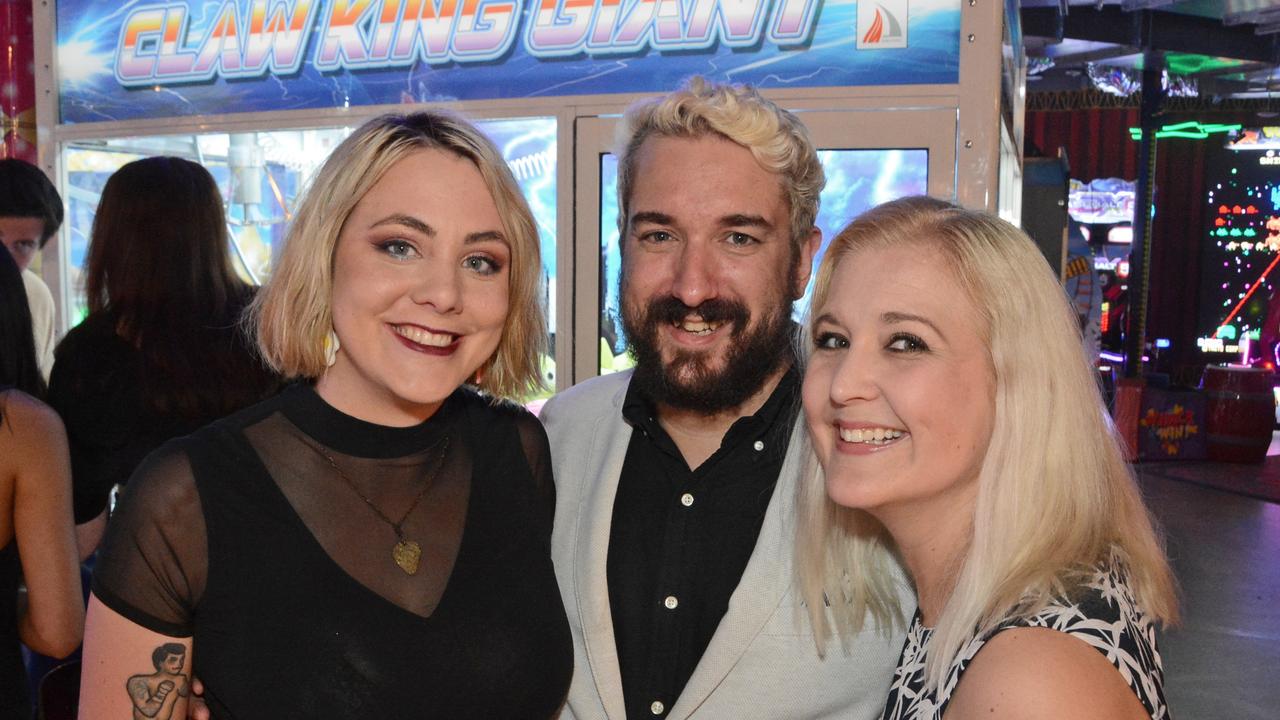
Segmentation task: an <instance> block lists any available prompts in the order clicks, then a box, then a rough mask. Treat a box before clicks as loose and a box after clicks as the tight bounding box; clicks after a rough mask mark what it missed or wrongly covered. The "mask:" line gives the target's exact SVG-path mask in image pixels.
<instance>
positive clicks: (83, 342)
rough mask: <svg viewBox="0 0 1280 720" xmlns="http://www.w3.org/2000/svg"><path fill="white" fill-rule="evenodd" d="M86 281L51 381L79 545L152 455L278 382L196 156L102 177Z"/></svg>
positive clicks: (212, 188)
mask: <svg viewBox="0 0 1280 720" xmlns="http://www.w3.org/2000/svg"><path fill="white" fill-rule="evenodd" d="M85 290H86V293H87V295H88V303H89V315H88V317H86V318H85V320H84V322H83V323H81V324H80V325H79V326H77V327H75V328H74V329H72V330H71V332H69V333H68V334H67V337H66V338H65V339H64V340H63V341H62V342H61V343H60V344H59V345H58V349H57V353H56V362H55V364H54V370H53V376H52V378H51V379H50V386H49V403H50V404H51V405H53V407H54V408H55V409H56V410H57V411H58V412H59V414H61V415H62V419H63V421H64V422H66V425H67V434H68V436H69V438H70V441H71V465H72V469H73V477H74V478H75V520H76V524H77V525H79V526H81V527H80V536H81V537H80V544H81V552H82V554H87V553H89V552H92V550H93V549H94V548H96V547H97V544H98V542H99V540H100V539H101V537H102V531H103V528H104V527H105V521H106V510H107V500H108V496H109V494H110V491H111V488H112V487H113V486H115V485H116V484H118V483H124V482H125V481H126V480H127V479H128V478H129V475H130V474H131V473H132V472H133V470H134V468H136V467H137V466H138V464H139V463H141V462H142V459H143V458H144V457H146V455H147V454H148V453H150V452H151V451H152V450H154V449H155V448H157V447H159V446H160V444H161V443H163V442H164V441H165V440H168V439H169V438H172V437H178V436H181V435H186V434H188V433H190V432H192V431H193V430H195V429H196V428H199V427H201V426H203V425H206V424H208V423H209V422H211V421H213V420H214V419H216V418H219V417H222V416H224V415H228V414H230V413H232V412H234V411H236V410H238V409H240V408H243V407H246V406H248V405H251V404H253V403H254V402H257V401H259V400H262V399H264V398H266V397H268V396H270V395H272V394H274V393H275V392H276V391H277V390H278V388H279V381H278V379H277V376H276V375H275V374H274V373H272V372H271V371H269V370H267V369H266V367H265V366H264V365H263V364H262V363H261V362H260V361H259V360H258V358H257V356H256V354H255V352H254V351H253V350H252V349H251V346H250V344H249V342H248V341H247V340H246V338H245V337H244V336H243V334H242V333H241V331H240V328H239V324H238V323H239V320H240V315H241V312H242V311H243V309H244V308H245V306H246V305H248V303H249V301H250V300H251V299H252V298H253V292H254V289H253V287H252V286H251V285H249V284H248V283H246V282H244V281H242V280H241V279H240V278H239V277H238V276H237V275H236V273H235V271H234V269H233V267H232V262H231V254H230V249H229V246H228V241H227V222H226V216H225V214H224V211H223V207H222V197H221V195H220V194H219V192H218V186H217V185H216V184H215V183H214V180H213V177H212V176H211V175H210V174H209V172H208V171H207V170H205V169H204V168H203V167H201V166H200V165H198V164H196V163H193V162H191V161H188V160H183V159H181V158H175V157H153V158H146V159H143V160H137V161H134V162H131V163H129V164H127V165H125V166H124V167H122V168H120V170H118V171H117V172H116V173H115V174H114V175H112V176H111V177H110V178H109V179H108V180H107V184H106V187H104V188H103V191H102V200H101V203H100V204H99V205H98V211H97V215H96V216H95V217H94V221H93V234H92V236H91V241H90V245H89V257H88V267H87V269H86V273H85Z"/></svg>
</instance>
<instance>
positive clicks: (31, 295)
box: [0, 158, 62, 380]
mask: <svg viewBox="0 0 1280 720" xmlns="http://www.w3.org/2000/svg"><path fill="white" fill-rule="evenodd" d="M61 226H62V197H61V196H60V195H58V191H57V189H56V188H54V187H53V183H51V182H49V178H47V177H45V174H44V173H43V172H40V168H38V167H36V166H34V165H32V164H30V163H28V162H24V161H22V160H18V159H16V158H6V159H3V160H0V244H3V245H4V246H5V247H6V248H8V249H9V253H10V254H12V255H13V259H14V260H15V261H16V262H17V263H18V268H19V269H20V270H22V283H23V285H24V286H25V287H26V294H27V306H28V308H29V309H30V311H31V328H32V335H33V337H34V338H35V343H36V359H37V360H38V361H39V362H40V372H41V374H42V375H43V376H44V378H45V379H46V380H48V379H49V372H50V370H51V369H52V368H53V346H54V337H55V327H54V325H55V322H54V306H53V294H52V293H50V292H49V286H48V285H45V284H44V281H43V280H41V279H40V276H39V275H36V274H35V273H34V272H32V271H31V270H30V267H31V261H32V260H34V259H35V257H36V255H37V254H38V253H39V252H40V251H41V250H43V249H44V247H45V245H47V244H48V243H49V240H50V239H51V238H52V237H53V236H54V235H55V234H56V233H57V232H58V228H59V227H61Z"/></svg>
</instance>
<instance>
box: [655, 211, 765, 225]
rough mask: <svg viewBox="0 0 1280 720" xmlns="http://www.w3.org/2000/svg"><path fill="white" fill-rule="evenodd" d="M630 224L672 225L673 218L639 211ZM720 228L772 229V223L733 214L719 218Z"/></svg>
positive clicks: (761, 218) (758, 218) (750, 216)
mask: <svg viewBox="0 0 1280 720" xmlns="http://www.w3.org/2000/svg"><path fill="white" fill-rule="evenodd" d="M631 222H632V223H652V224H654V225H674V224H675V218H673V217H671V216H670V215H668V214H666V213H662V212H658V211H656V210H641V211H640V212H637V213H636V214H635V215H632V216H631ZM719 222H720V226H721V227H759V228H765V229H772V228H773V223H771V222H769V221H768V220H765V219H764V216H763V215H746V214H743V213H734V214H732V215H725V216H723V217H721V218H720V221H719Z"/></svg>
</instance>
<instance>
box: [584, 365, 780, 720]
mask: <svg viewBox="0 0 1280 720" xmlns="http://www.w3.org/2000/svg"><path fill="white" fill-rule="evenodd" d="M799 386H800V379H799V372H798V371H797V370H796V369H795V367H792V368H791V369H789V370H788V371H787V372H786V374H785V375H784V376H783V377H782V379H781V381H779V383H778V386H777V387H776V388H775V389H774V391H773V394H772V395H770V396H769V399H768V400H766V401H765V403H764V405H762V406H761V407H760V410H759V411H758V412H756V414H755V415H751V416H748V417H743V418H739V419H738V420H737V421H736V422H734V424H733V425H732V426H731V427H730V428H729V431H728V432H727V433H726V434H725V436H724V439H723V440H722V441H721V443H720V448H719V449H718V450H716V452H715V454H714V455H712V456H711V457H710V458H708V459H707V461H706V462H704V463H703V464H702V465H701V466H700V467H698V468H697V469H696V470H691V469H689V466H688V464H687V463H686V462H685V460H684V457H683V456H682V455H681V454H680V450H679V448H677V447H676V444H675V442H674V441H673V440H672V439H671V437H670V436H669V435H668V434H667V433H666V431H665V430H663V429H662V426H661V425H659V424H658V421H657V414H656V412H655V410H654V405H653V403H652V402H651V401H650V400H649V399H648V398H646V397H644V396H643V395H642V394H641V393H640V392H639V391H637V390H636V387H635V385H632V386H631V387H630V388H629V389H628V390H627V396H626V400H625V402H624V404H623V407H622V416H623V418H624V419H625V420H626V421H627V422H628V423H629V424H630V425H631V426H632V427H633V428H634V430H633V432H632V435H631V442H630V444H629V445H628V446H627V456H626V460H625V462H624V463H623V466H622V476H621V478H620V479H619V482H618V494H617V498H616V499H615V500H614V503H613V526H612V528H611V530H610V534H609V560H608V576H609V604H610V607H611V610H612V614H613V631H614V636H615V638H616V641H617V645H618V663H619V665H620V668H621V671H622V690H623V695H624V696H625V699H626V709H627V717H629V718H649V717H662V716H665V715H666V713H667V711H668V710H670V709H671V706H672V705H674V704H675V701H676V698H677V697H679V696H680V692H681V691H682V690H683V689H684V686H685V683H687V682H688V681H689V677H690V676H691V675H692V674H693V670H694V668H695V667H697V665H698V661H699V660H700V659H701V658H702V653H703V652H704V651H705V650H706V649H707V644H708V643H710V642H711V636H712V635H713V634H715V631H716V627H717V626H718V625H719V624H720V619H721V618H722V617H724V614H725V611H726V610H728V607H729V596H730V595H732V594H733V591H734V589H735V588H737V586H738V581H739V580H740V579H741V578H742V572H743V570H745V569H746V566H747V560H748V559H750V557H751V553H752V551H753V550H754V549H755V546H756V539H757V537H758V536H759V534H760V526H761V524H762V523H763V522H764V515H765V510H766V509H768V507H769V500H770V498H772V497H773V488H774V485H775V484H776V483H777V480H778V472H779V471H780V470H781V469H782V460H783V457H784V456H785V455H786V452H787V441H788V440H789V439H790V436H791V429H792V426H793V424H794V421H795V418H796V413H797V411H798V409H799V402H800V394H799Z"/></svg>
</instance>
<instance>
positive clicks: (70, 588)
mask: <svg viewBox="0 0 1280 720" xmlns="http://www.w3.org/2000/svg"><path fill="white" fill-rule="evenodd" d="M43 393H44V378H43V377H42V376H41V375H40V368H39V364H38V363H37V361H36V354H35V343H34V341H33V339H32V336H31V316H30V313H29V312H28V311H27V298H26V289H25V288H24V286H23V282H22V273H21V272H20V271H19V270H18V265H17V263H15V262H14V260H13V257H12V255H10V254H9V251H8V249H6V248H5V247H3V246H0V720H30V718H31V710H30V707H29V703H28V699H27V694H28V693H27V676H26V671H25V669H24V668H23V664H22V652H21V649H20V647H19V642H21V643H23V644H25V645H26V646H27V647H29V648H31V649H32V650H34V651H35V652H38V653H42V654H44V655H50V656H54V657H66V656H67V655H69V654H70V653H71V652H72V651H74V650H75V649H76V647H78V646H79V645H80V637H81V634H82V633H83V630H84V602H83V600H82V598H81V588H80V574H79V563H78V562H77V560H76V546H75V533H74V532H73V530H72V522H71V462H70V459H69V458H68V453H67V437H66V433H65V432H64V431H63V429H62V422H61V421H60V420H59V419H58V415H57V413H55V412H54V411H53V410H52V409H50V408H49V406H47V405H45V404H44V403H43V402H41V401H40V399H39V398H40V397H41V396H42V395H43ZM23 583H25V585H26V592H25V594H24V593H23V592H22V591H21V590H20V586H21V585H22V584H23Z"/></svg>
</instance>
